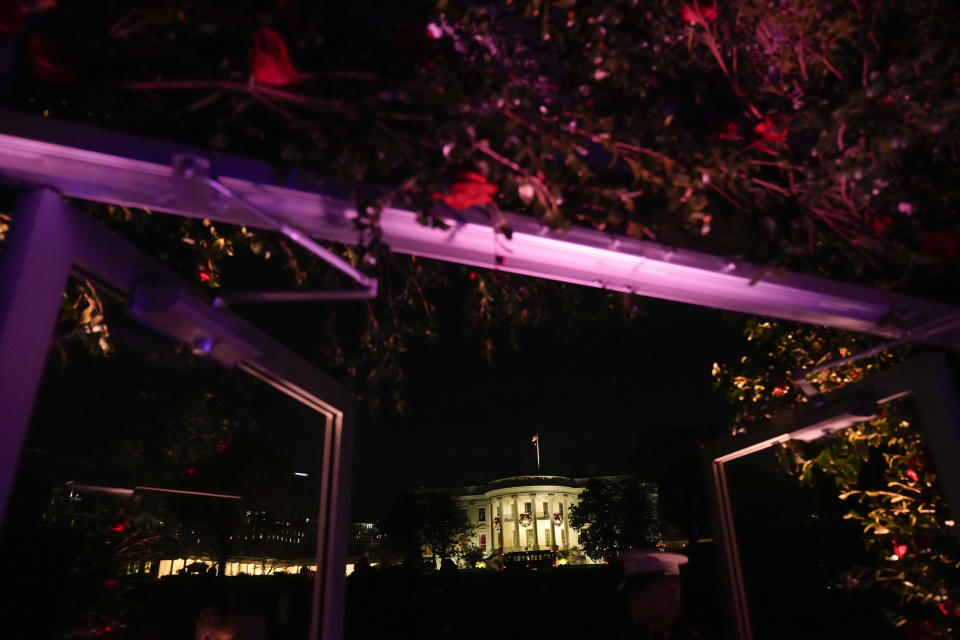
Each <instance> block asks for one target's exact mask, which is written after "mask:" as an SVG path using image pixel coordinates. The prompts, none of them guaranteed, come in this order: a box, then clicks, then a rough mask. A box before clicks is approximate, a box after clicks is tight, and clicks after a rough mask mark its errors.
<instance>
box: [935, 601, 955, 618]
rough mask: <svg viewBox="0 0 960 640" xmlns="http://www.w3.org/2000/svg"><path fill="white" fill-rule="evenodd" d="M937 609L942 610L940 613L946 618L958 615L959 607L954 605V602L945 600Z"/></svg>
mask: <svg viewBox="0 0 960 640" xmlns="http://www.w3.org/2000/svg"><path fill="white" fill-rule="evenodd" d="M937 608H938V609H940V613H942V614H943V615H945V616H948V615H950V614H951V613H952V614H955V615H956V613H957V605H955V604H954V603H953V600H945V601H943V602H941V603H940V604H938V605H937Z"/></svg>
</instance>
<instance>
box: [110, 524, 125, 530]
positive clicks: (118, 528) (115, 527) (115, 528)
mask: <svg viewBox="0 0 960 640" xmlns="http://www.w3.org/2000/svg"><path fill="white" fill-rule="evenodd" d="M126 528H127V527H126V526H125V525H124V524H123V523H122V522H121V523H119V524H115V525H113V526H112V527H110V530H111V531H123V530H124V529H126Z"/></svg>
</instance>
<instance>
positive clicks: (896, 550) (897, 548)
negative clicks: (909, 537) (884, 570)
mask: <svg viewBox="0 0 960 640" xmlns="http://www.w3.org/2000/svg"><path fill="white" fill-rule="evenodd" d="M893 554H894V555H895V556H897V557H898V558H902V557H904V556H905V555H907V545H905V544H902V543H901V544H897V541H896V540H894V541H893Z"/></svg>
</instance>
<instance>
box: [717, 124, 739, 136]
mask: <svg viewBox="0 0 960 640" xmlns="http://www.w3.org/2000/svg"><path fill="white" fill-rule="evenodd" d="M739 129H740V127H739V126H737V123H736V122H725V123H724V125H723V128H721V129H720V133H718V134H717V138H718V139H720V140H735V139H736V138H737V131H738V130H739Z"/></svg>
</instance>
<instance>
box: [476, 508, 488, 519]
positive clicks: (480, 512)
mask: <svg viewBox="0 0 960 640" xmlns="http://www.w3.org/2000/svg"><path fill="white" fill-rule="evenodd" d="M477 520H479V521H480V522H486V521H487V510H486V509H485V508H483V507H479V508H478V509H477Z"/></svg>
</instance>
